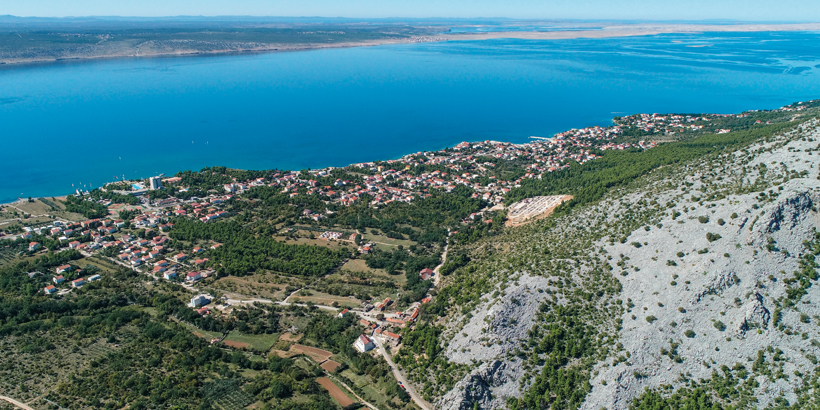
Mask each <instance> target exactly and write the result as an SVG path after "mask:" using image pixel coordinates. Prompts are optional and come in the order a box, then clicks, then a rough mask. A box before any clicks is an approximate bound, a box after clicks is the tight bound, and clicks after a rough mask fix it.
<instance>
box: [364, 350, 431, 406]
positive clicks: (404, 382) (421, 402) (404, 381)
mask: <svg viewBox="0 0 820 410" xmlns="http://www.w3.org/2000/svg"><path fill="white" fill-rule="evenodd" d="M372 340H373V342H374V343H375V344H376V348H378V349H379V353H380V354H381V355H382V356H383V357H384V360H386V361H387V364H388V365H390V368H391V369H393V376H395V377H396V380H398V381H400V382H401V384H402V385H403V386H404V387H405V389H406V390H407V394H409V395H410V398H411V399H413V401H414V402H415V403H416V405H417V406H419V407H421V408H422V410H432V408H433V406H432V405H430V403H428V402H426V401H424V399H423V398H421V395H419V394H418V393H417V392H416V389H415V388H414V387H413V385H412V384H410V383H408V382H407V378H405V377H404V374H402V372H401V370H399V368H398V366H396V363H394V362H393V357H391V356H390V353H388V352H387V349H385V347H384V341H383V340H381V339H380V336H373V338H372Z"/></svg>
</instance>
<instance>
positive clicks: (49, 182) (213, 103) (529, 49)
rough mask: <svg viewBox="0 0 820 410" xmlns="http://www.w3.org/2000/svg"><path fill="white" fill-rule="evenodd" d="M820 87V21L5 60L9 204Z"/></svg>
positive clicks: (756, 102) (783, 96)
mask: <svg viewBox="0 0 820 410" xmlns="http://www.w3.org/2000/svg"><path fill="white" fill-rule="evenodd" d="M815 98H820V33H783V32H764V33H702V34H686V35H682V34H667V35H657V36H642V37H631V38H610V39H575V40H560V41H559V40H548V41H528V40H490V41H464V42H446V43H426V44H405V45H387V46H378V47H360V48H347V49H330V50H315V51H303V52H280V53H268V54H244V55H222V56H210V57H177V58H153V59H121V60H107V61H83V62H70V63H55V64H43V65H29V66H9V67H7V68H3V69H0V175H2V177H1V178H0V202H8V201H13V200H14V199H16V197H28V196H33V197H36V196H56V195H63V194H67V193H71V192H73V191H74V188H75V187H84V188H85V189H89V188H93V187H98V186H100V185H102V184H103V183H105V182H107V181H112V180H113V179H114V177H115V176H116V177H120V178H121V177H122V176H123V175H125V177H127V178H135V177H148V176H152V175H157V174H159V173H164V174H166V175H169V174H173V173H175V172H177V171H181V170H188V169H192V170H198V169H201V168H203V167H205V166H211V165H224V166H229V167H235V168H244V169H270V168H279V169H297V170H298V169H306V168H319V167H326V166H344V165H347V164H350V163H355V162H364V161H371V160H377V159H390V158H397V157H400V156H402V155H404V154H408V153H413V152H418V151H423V150H436V149H441V148H444V147H447V146H452V145H455V144H457V143H459V142H461V141H476V140H487V139H493V140H501V141H513V142H524V141H527V139H528V137H529V136H531V135H534V136H551V135H552V134H554V133H556V132H560V131H563V130H566V129H569V128H578V127H586V126H592V125H608V124H610V123H611V119H612V117H613V116H616V115H624V114H632V113H640V112H677V113H701V112H717V113H732V112H740V111H743V110H749V109H770V108H777V107H780V106H783V105H786V104H789V103H792V102H795V101H803V100H808V99H815Z"/></svg>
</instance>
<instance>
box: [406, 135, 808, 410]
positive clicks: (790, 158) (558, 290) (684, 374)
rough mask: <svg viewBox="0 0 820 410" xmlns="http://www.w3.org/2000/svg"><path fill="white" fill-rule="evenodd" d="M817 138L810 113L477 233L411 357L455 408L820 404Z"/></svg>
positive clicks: (444, 403)
mask: <svg viewBox="0 0 820 410" xmlns="http://www.w3.org/2000/svg"><path fill="white" fill-rule="evenodd" d="M818 151H820V129H819V128H818V122H817V121H816V120H811V121H808V122H805V123H803V124H802V125H800V126H799V127H795V128H794V129H792V130H790V131H788V132H781V133H779V134H777V135H774V136H769V137H767V138H765V139H758V140H757V141H753V142H749V143H743V144H737V145H735V146H733V147H732V149H723V150H717V151H715V152H714V153H711V154H709V155H703V156H700V157H698V158H696V159H695V160H693V161H690V162H688V163H682V164H674V165H668V166H664V167H660V168H657V169H655V170H654V171H653V172H651V173H649V174H648V175H645V176H643V177H641V178H637V179H635V180H634V181H632V182H631V183H630V184H628V185H626V186H622V187H619V188H616V189H613V190H610V191H609V192H608V193H607V194H606V195H605V196H604V198H603V199H602V200H600V201H597V202H594V203H591V204H589V205H585V206H580V207H576V208H574V209H572V210H571V211H568V212H563V213H560V212H559V216H556V217H554V218H549V219H547V220H545V221H539V222H536V223H534V224H532V225H530V226H527V227H523V228H518V229H514V230H511V231H510V232H509V233H508V235H507V236H506V237H504V238H492V239H491V240H487V241H485V242H482V243H480V244H478V245H476V246H474V247H473V248H471V249H469V250H468V252H469V253H470V255H471V257H472V258H473V260H474V261H478V262H473V263H471V264H470V265H469V266H468V267H466V268H464V269H460V270H459V271H457V272H456V273H455V274H454V275H452V276H451V277H449V278H447V280H446V282H445V283H449V286H448V287H447V288H445V289H443V290H442V293H441V294H440V296H439V298H440V299H443V301H441V302H439V303H440V304H443V305H442V306H443V307H445V308H446V307H448V306H450V305H448V303H449V304H452V305H460V306H461V307H462V308H461V309H458V310H455V311H454V313H451V314H449V315H447V316H446V317H445V318H444V319H443V320H441V321H439V322H438V328H437V329H439V331H440V337H439V338H438V340H439V350H440V351H441V353H440V356H441V357H440V358H439V359H437V361H436V363H437V367H434V368H426V369H421V370H420V369H414V370H411V374H413V375H415V377H416V379H415V380H416V381H417V382H419V381H423V380H426V382H425V386H426V390H425V392H426V393H427V394H428V396H429V397H430V398H432V399H435V398H438V401H437V402H436V407H437V408H444V409H473V408H514V409H517V408H549V407H552V408H556V409H558V408H567V409H572V408H582V409H600V408H607V409H628V408H678V407H680V406H682V405H681V403H684V402H685V401H686V400H694V403H701V404H703V405H706V404H708V405H710V406H711V405H714V406H716V408H725V407H726V406H730V405H731V406H736V407H737V408H764V407H774V406H785V405H787V404H788V405H797V406H798V407H803V406H805V405H808V404H809V403H815V402H814V400H815V399H814V397H815V396H817V394H818V393H817V392H816V391H815V386H816V384H817V381H818V376H817V375H818V372H817V369H818V364H817V363H818V362H817V360H818V359H817V356H818V355H820V342H818V340H820V327H818V324H820V308H818V303H820V289H819V288H818V286H814V285H816V281H817V279H818V274H817V272H816V270H815V269H816V267H817V264H816V262H815V255H817V254H820V234H818V233H817V232H816V227H817V226H818V223H820V215H818V213H817V205H818V201H820V181H819V180H818V179H820V156H818V155H817V152H818ZM448 301H449V302H448ZM445 363H446V364H445ZM442 371H445V372H446V373H448V375H449V377H455V380H453V383H451V385H452V388H450V386H448V385H447V380H448V378H447V377H443V376H442V374H441V372H442ZM814 405H816V404H814ZM653 406H661V407H653ZM680 408H682V407H680Z"/></svg>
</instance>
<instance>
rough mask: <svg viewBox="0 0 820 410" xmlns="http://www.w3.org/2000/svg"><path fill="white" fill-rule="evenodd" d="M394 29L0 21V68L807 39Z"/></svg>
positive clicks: (470, 27)
mask: <svg viewBox="0 0 820 410" xmlns="http://www.w3.org/2000/svg"><path fill="white" fill-rule="evenodd" d="M544 26H545V29H544V30H543V31H541V30H535V31H534V30H521V26H520V25H516V21H506V20H502V21H500V22H499V21H491V22H480V21H479V22H472V21H435V20H430V21H427V20H415V21H394V20H365V21H358V20H348V19H336V20H326V21H322V20H318V19H292V20H287V19H277V18H261V17H260V18H249V17H246V18H241V17H214V18H193V17H191V18H184V17H178V18H161V19H160V18H158V19H148V18H145V19H135V18H117V17H113V18H79V19H78V18H65V19H58V18H19V17H13V16H0V65H2V64H26V63H44V62H57V61H67V60H85V59H104V58H134V57H160V56H182V55H209V54H224V53H249V52H273V51H297V50H311V49H322V48H341V47H361V46H374V45H383V44H400V43H419V42H438V41H467V40H473V41H475V40H487V39H496V38H517V39H527V40H557V39H572V38H607V37H628V36H642V35H656V34H664V33H696V32H752V31H811V30H820V24H818V23H805V24H742V23H737V24H695V23H687V24H666V23H639V24H635V23H619V22H606V23H603V24H602V23H589V22H573V21H558V22H544Z"/></svg>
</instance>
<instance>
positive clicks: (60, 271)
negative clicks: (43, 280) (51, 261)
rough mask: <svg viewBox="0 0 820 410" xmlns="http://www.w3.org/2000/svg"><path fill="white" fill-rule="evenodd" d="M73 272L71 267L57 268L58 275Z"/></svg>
mask: <svg viewBox="0 0 820 410" xmlns="http://www.w3.org/2000/svg"><path fill="white" fill-rule="evenodd" d="M70 270H71V265H63V266H58V267H57V273H66V272H68V271H70Z"/></svg>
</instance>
